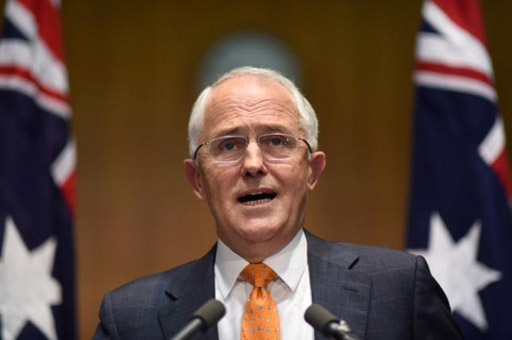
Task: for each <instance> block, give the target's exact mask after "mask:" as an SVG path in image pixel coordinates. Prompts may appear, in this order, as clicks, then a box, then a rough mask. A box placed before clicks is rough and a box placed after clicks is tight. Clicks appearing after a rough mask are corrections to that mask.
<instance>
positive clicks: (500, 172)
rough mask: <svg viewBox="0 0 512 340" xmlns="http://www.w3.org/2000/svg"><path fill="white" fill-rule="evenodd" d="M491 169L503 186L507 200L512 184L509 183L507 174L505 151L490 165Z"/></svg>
mask: <svg viewBox="0 0 512 340" xmlns="http://www.w3.org/2000/svg"><path fill="white" fill-rule="evenodd" d="M491 168H492V169H493V170H494V172H495V173H496V175H497V176H498V178H499V180H500V182H501V184H502V185H503V188H504V189H505V192H506V193H507V198H510V197H511V195H512V186H511V184H512V183H510V177H509V173H508V162H507V156H506V150H505V149H503V151H502V152H501V153H500V155H499V156H498V157H497V158H496V160H495V161H494V162H493V163H492V164H491Z"/></svg>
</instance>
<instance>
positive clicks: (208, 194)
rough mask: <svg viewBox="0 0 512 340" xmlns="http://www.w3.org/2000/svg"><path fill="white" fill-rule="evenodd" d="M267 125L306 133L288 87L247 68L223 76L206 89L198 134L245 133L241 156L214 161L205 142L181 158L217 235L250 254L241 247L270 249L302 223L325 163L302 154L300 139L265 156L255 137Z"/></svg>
mask: <svg viewBox="0 0 512 340" xmlns="http://www.w3.org/2000/svg"><path fill="white" fill-rule="evenodd" d="M268 133H283V134H289V135H293V136H296V137H301V138H306V134H305V131H304V129H303V128H302V127H301V124H300V122H299V113H298V110H297V108H296V106H295V104H294V102H293V100H292V97H291V95H290V94H289V92H288V91H287V90H286V89H285V88H284V87H283V86H282V85H280V84H278V83H275V82H271V81H268V80H262V79H259V78H256V77H252V76H243V77H238V78H233V79H230V80H227V81H225V82H223V83H221V84H220V85H218V86H217V87H216V88H214V89H213V92H212V93H211V96H210V99H209V101H208V103H207V108H206V114H205V117H204V122H203V128H202V131H201V133H200V135H199V141H200V142H204V141H208V140H211V139H213V138H217V137H222V136H226V135H240V136H246V137H247V138H248V139H249V144H248V146H247V150H246V153H245V157H244V158H243V159H242V160H240V161H239V162H237V163H234V164H233V163H231V164H229V165H227V164H219V163H215V162H213V161H212V159H211V158H210V157H209V154H208V150H207V149H208V147H207V146H204V147H202V148H201V149H200V151H199V153H198V163H197V164H198V165H197V166H196V165H195V164H194V162H193V161H192V160H186V161H185V168H186V172H187V176H188V178H189V180H190V181H191V183H192V185H193V187H194V190H195V192H196V194H197V195H198V196H199V197H200V198H201V199H202V198H204V199H206V201H207V202H208V205H209V207H210V210H211V212H212V215H213V217H214V219H215V222H216V227H217V234H218V236H219V238H220V239H221V240H222V241H223V242H224V243H226V244H227V245H228V246H229V247H230V248H231V249H232V250H234V251H235V252H237V253H239V254H240V255H242V256H244V257H246V258H247V257H254V254H253V255H250V254H246V253H251V252H253V251H254V252H261V251H262V250H258V249H259V248H265V249H267V248H270V249H267V250H263V251H264V252H266V251H270V252H271V253H274V252H276V251H278V250H279V249H281V248H282V247H283V246H284V245H286V244H287V243H288V242H289V241H290V240H291V238H293V236H294V235H295V234H296V232H297V231H298V230H299V229H300V228H301V227H302V226H303V224H304V215H305V206H306V198H307V193H308V191H309V190H312V189H313V188H314V186H315V184H316V182H317V180H318V177H319V176H320V174H321V172H322V170H323V168H324V166H325V156H324V154H323V153H321V152H315V153H314V154H313V155H312V156H311V157H310V158H308V149H307V146H306V144H305V143H304V142H302V141H299V148H298V149H297V150H296V152H295V153H294V156H293V157H291V158H289V159H286V160H280V161H279V162H275V161H274V162H270V161H267V160H265V159H264V158H263V155H262V154H261V150H260V148H259V146H258V144H257V138H258V136H260V135H263V134H268ZM258 247H259V248H258ZM266 255H271V254H266Z"/></svg>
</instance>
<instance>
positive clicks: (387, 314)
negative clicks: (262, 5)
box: [95, 67, 462, 340]
mask: <svg viewBox="0 0 512 340" xmlns="http://www.w3.org/2000/svg"><path fill="white" fill-rule="evenodd" d="M317 137H318V123H317V119H316V116H315V112H314V110H313V108H312V107H311V106H310V104H309V103H308V101H307V100H306V99H305V98H304V97H303V96H302V95H301V94H300V92H299V91H298V90H297V88H296V87H295V86H294V85H293V83H292V82H291V81H289V80H288V79H286V78H284V77H283V76H281V75H280V74H278V73H276V72H274V71H270V70H266V69H258V68H251V67H244V68H240V69H235V70H233V71H231V72H229V73H227V74H225V75H224V76H222V77H221V78H220V79H219V80H218V81H217V82H216V83H214V84H213V85H212V86H210V87H208V88H206V89H205V90H204V91H203V92H202V93H201V95H200V96H199V98H198V99H197V101H196V103H195V104H194V107H193V110H192V114H191V117H190V122H189V140H190V155H191V158H190V159H187V160H185V163H184V164H185V173H186V176H187V178H188V180H189V181H190V183H191V185H192V188H193V190H194V192H195V194H196V195H197V196H198V197H199V198H200V199H202V200H205V201H206V202H207V203H208V206H209V208H210V211H211V213H212V215H213V218H214V220H215V226H216V230H217V235H218V242H217V244H216V246H215V247H213V249H212V250H210V252H208V253H207V254H206V255H205V256H204V257H203V258H201V259H199V260H197V261H193V262H191V263H188V264H185V265H183V266H180V267H177V268H174V269H171V270H169V271H167V272H164V273H160V274H156V275H152V276H148V277H144V278H142V279H139V280H136V281H134V282H132V283H129V284H127V285H125V286H123V287H121V288H118V289H117V290H115V291H113V292H111V293H107V294H106V295H105V298H104V301H103V304H102V307H101V311H100V319H101V322H100V325H99V326H98V329H97V331H96V334H95V338H96V339H162V338H169V337H171V336H172V335H173V334H175V333H177V332H178V331H179V330H180V329H181V327H183V326H184V325H185V324H186V323H187V321H188V319H189V317H190V315H191V314H192V313H193V312H194V311H195V310H196V309H197V308H198V307H200V306H201V305H202V304H203V303H204V302H206V301H207V300H209V299H211V298H216V299H217V300H220V301H222V302H223V303H224V304H225V306H226V309H227V313H226V316H225V317H224V318H223V319H222V320H221V321H220V322H219V324H218V326H217V327H213V328H212V329H210V330H209V331H208V332H207V333H205V334H204V335H203V337H204V338H208V339H217V338H218V339H263V338H264V339H266V338H271V339H294V340H295V339H313V338H315V339H323V336H321V335H320V334H319V333H314V331H313V329H312V328H311V326H309V325H308V324H307V323H306V322H305V321H304V311H305V310H306V308H307V307H308V306H310V305H311V303H318V304H320V305H323V306H324V307H326V308H327V309H328V310H330V311H331V312H333V313H334V314H335V315H337V316H339V317H340V318H342V319H344V320H346V321H347V322H348V324H349V325H350V327H351V328H352V330H353V332H354V333H355V334H356V335H358V336H359V337H360V338H362V339H461V338H462V336H461V335H460V331H459V329H458V327H457V325H456V324H455V323H454V321H453V319H452V317H451V313H450V309H449V306H448V301H447V300H446V297H445V296H444V294H443V292H442V290H441V289H440V288H439V286H438V285H437V283H436V282H435V280H434V279H433V278H432V276H431V275H430V273H429V270H428V267H427V265H426V263H425V261H424V260H423V259H422V258H421V257H416V256H414V255H410V254H406V253H403V252H398V251H393V250H386V249H380V248H371V247H363V246H356V245H350V244H344V243H334V242H327V241H323V240H320V239H318V238H316V237H315V236H313V235H311V234H309V233H308V232H306V231H305V230H304V229H303V227H304V223H305V207H306V201H307V197H308V193H309V191H311V190H313V189H314V188H315V185H316V184H317V182H318V180H319V178H320V176H321V174H322V172H323V170H324V168H325V162H326V161H325V154H324V153H323V152H320V151H317V144H318V143H317ZM249 264H251V265H249ZM248 265H249V266H248ZM258 275H267V276H264V277H263V276H261V277H260V278H258V277H259V276H258ZM258 299H259V300H258ZM261 313H267V314H261ZM262 315H263V316H262Z"/></svg>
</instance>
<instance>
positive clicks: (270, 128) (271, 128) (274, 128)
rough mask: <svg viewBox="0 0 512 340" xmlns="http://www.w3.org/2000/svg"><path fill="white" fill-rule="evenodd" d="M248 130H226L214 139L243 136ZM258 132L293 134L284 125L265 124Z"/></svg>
mask: <svg viewBox="0 0 512 340" xmlns="http://www.w3.org/2000/svg"><path fill="white" fill-rule="evenodd" d="M245 130H246V129H245V128H244V127H233V128H228V129H224V130H220V131H217V132H215V134H214V135H213V138H217V137H222V136H229V135H243V132H244V131H245ZM256 130H257V131H258V132H259V133H272V132H282V133H291V130H290V129H289V128H288V127H287V126H284V125H273V124H265V125H261V126H258V127H257V128H256Z"/></svg>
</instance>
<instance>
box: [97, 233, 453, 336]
mask: <svg viewBox="0 0 512 340" xmlns="http://www.w3.org/2000/svg"><path fill="white" fill-rule="evenodd" d="M306 237H307V242H308V264H309V272H310V281H311V290H312V295H313V296H312V297H313V302H314V303H318V304H320V305H322V306H324V307H326V308H327V309H328V310H330V311H331V312H332V313H333V314H335V315H337V316H339V317H340V318H342V319H344V320H346V321H347V323H348V324H349V325H350V327H351V328H352V330H353V332H354V333H356V334H357V335H358V336H359V337H360V338H361V339H372V340H373V339H375V340H377V339H378V340H398V339H432V340H444V339H462V335H461V333H460V330H459V328H458V326H457V325H456V323H455V322H454V320H453V318H452V315H451V312H450V308H449V306H448V301H447V299H446V297H445V295H444V293H443V291H442V290H441V288H440V287H439V285H438V284H437V282H436V281H435V280H434V279H433V278H432V276H431V275H430V272H429V269H428V266H427V264H426V262H425V260H424V259H423V258H422V257H418V256H414V255H411V254H407V253H405V252H399V251H394V250H389V249H382V248H374V247H365V246H358V245H352V244H346V243H340V242H327V241H324V240H321V239H319V238H317V237H315V236H313V235H311V234H309V233H307V232H306ZM215 250H216V247H213V249H212V250H210V251H209V252H208V253H207V254H206V255H205V256H204V257H203V258H201V259H199V260H197V261H193V262H190V263H188V264H185V265H182V266H179V267H177V268H174V269H171V270H169V271H166V272H163V273H159V274H155V275H151V276H147V277H143V278H141V279H138V280H136V281H134V282H131V283H128V284H126V285H124V286H122V287H120V288H118V289H116V290H114V291H113V292H111V293H107V294H106V295H105V297H104V299H103V303H102V305H101V310H100V320H101V321H100V324H99V325H98V329H97V330H96V334H95V335H94V339H123V340H125V339H126V340H129V339H164V338H165V339H168V338H170V337H171V336H172V335H174V334H175V333H177V332H178V331H179V330H180V329H181V327H183V326H184V325H185V324H186V323H187V322H188V320H189V318H190V315H191V314H192V313H193V312H194V311H195V310H196V309H197V308H199V307H200V306H201V305H202V304H203V303H205V302H206V301H207V300H209V299H212V298H214V297H215V280H214V270H213V268H214V262H215ZM199 338H201V339H217V338H218V332H217V328H216V327H213V328H212V329H210V330H209V331H208V332H207V333H204V334H202V336H200V337H199ZM315 339H317V340H318V339H325V337H323V336H322V335H321V334H319V333H315ZM221 340H225V339H221ZM287 340H288V339H287Z"/></svg>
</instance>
